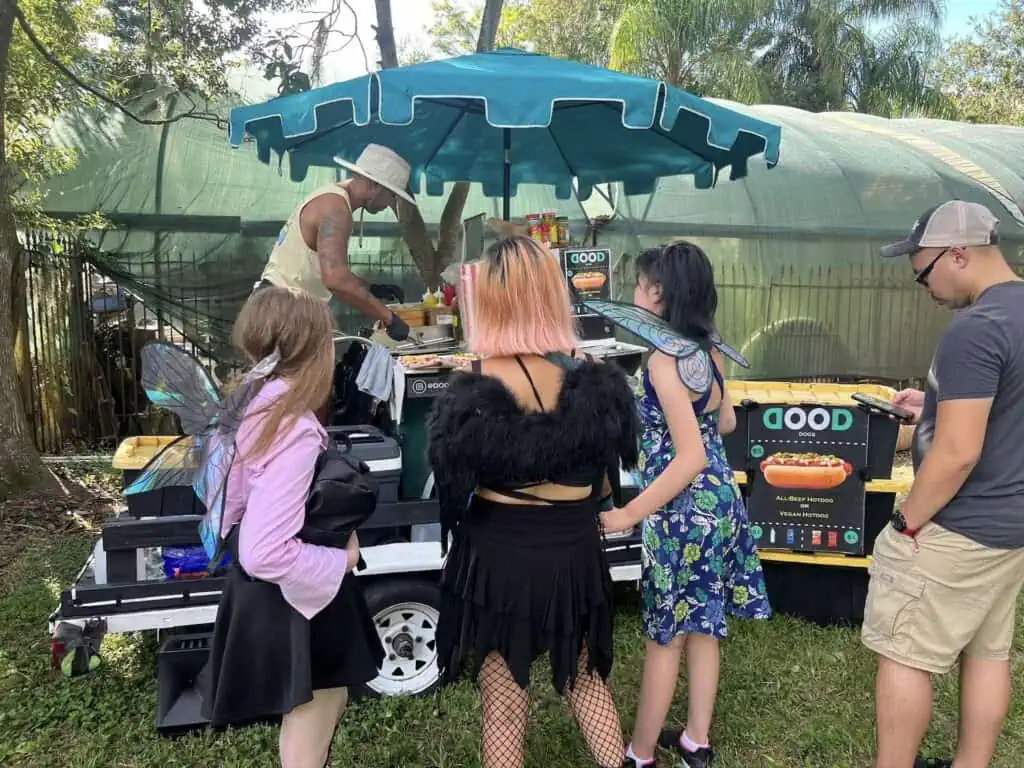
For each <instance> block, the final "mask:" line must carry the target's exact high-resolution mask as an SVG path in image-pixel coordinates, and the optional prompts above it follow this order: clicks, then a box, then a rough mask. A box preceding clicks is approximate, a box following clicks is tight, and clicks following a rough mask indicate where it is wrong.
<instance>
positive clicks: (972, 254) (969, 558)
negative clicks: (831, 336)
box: [861, 200, 1024, 768]
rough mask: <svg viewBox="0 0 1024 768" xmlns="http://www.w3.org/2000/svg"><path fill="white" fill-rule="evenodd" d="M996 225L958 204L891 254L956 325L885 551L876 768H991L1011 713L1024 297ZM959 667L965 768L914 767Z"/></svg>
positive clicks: (1023, 429)
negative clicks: (937, 693)
mask: <svg viewBox="0 0 1024 768" xmlns="http://www.w3.org/2000/svg"><path fill="white" fill-rule="evenodd" d="M997 227H998V220H997V219H996V218H995V216H993V215H992V213H991V212H990V211H989V210H988V209H987V208H985V207H984V206H982V205H978V204H976V203H965V202H963V201H960V200H953V201H950V202H947V203H944V204H942V205H939V206H936V207H935V208H932V209H930V210H928V211H926V212H925V213H924V214H922V216H921V217H920V218H919V219H918V220H917V222H916V223H915V224H914V227H913V229H912V231H911V233H910V236H909V237H908V238H907V239H906V240H904V241H902V242H900V243H894V244H893V245H889V246H886V247H885V248H883V249H882V255H883V256H886V257H895V256H909V258H910V263H911V267H912V268H913V270H914V279H915V280H916V281H917V282H918V283H919V284H921V285H922V286H924V287H925V288H926V289H927V290H928V292H929V293H930V294H931V296H932V298H933V299H934V300H935V301H936V302H937V303H938V304H939V305H941V306H943V307H946V308H948V309H951V310H956V311H957V313H956V316H955V317H954V318H953V321H952V323H950V326H949V328H948V329H947V330H946V332H945V334H944V335H943V337H942V340H941V341H940V342H939V347H938V349H937V350H936V352H935V356H934V358H933V361H932V365H931V369H930V370H929V372H928V385H927V388H926V391H925V392H920V391H917V390H904V391H903V392H900V393H899V394H898V395H897V396H896V397H895V398H894V401H893V402H894V403H895V404H896V405H899V406H901V407H903V408H906V409H908V410H911V411H913V412H914V414H915V416H916V418H917V422H918V427H917V430H916V433H915V438H914V451H913V456H914V472H915V476H914V485H913V487H912V488H911V491H910V494H909V495H908V497H907V499H906V501H905V502H904V503H903V505H902V507H901V508H900V510H899V512H897V513H896V515H895V517H894V519H893V523H892V525H891V526H887V527H886V528H885V529H884V530H883V532H882V533H881V534H879V536H878V539H877V540H876V541H875V547H874V552H873V556H872V562H871V567H870V570H869V573H870V576H871V581H870V586H869V588H868V599H867V605H866V606H865V611H864V624H863V627H862V632H861V638H862V641H863V643H864V645H865V646H866V647H867V648H869V649H871V650H873V651H875V652H876V653H877V654H878V656H879V664H878V677H877V682H876V690H875V696H876V715H877V720H878V762H877V766H878V768H910V766H916V767H917V768H931V767H932V766H935V768H940V767H942V766H952V765H956V768H983V766H987V765H988V764H989V761H990V760H991V759H992V755H993V753H994V751H995V746H996V741H997V740H998V738H999V733H1000V731H1001V730H1002V725H1003V720H1004V719H1005V717H1006V713H1007V710H1008V708H1009V704H1010V662H1009V658H1010V649H1011V647H1012V645H1013V628H1014V621H1015V619H1014V616H1015V609H1016V604H1017V596H1018V595H1019V594H1020V590H1021V586H1022V584H1024V461H1022V460H1021V456H1020V452H1019V446H1021V445H1022V444H1024V281H1021V280H1020V279H1019V278H1018V277H1017V275H1016V274H1014V272H1013V270H1011V269H1010V267H1009V265H1008V264H1007V263H1006V261H1005V260H1004V258H1003V255H1002V253H1001V252H1000V250H999V247H998V243H999V236H998V229H997ZM958 660H959V661H960V674H961V690H960V738H959V743H958V744H957V752H956V758H955V761H949V760H936V759H934V758H930V759H925V758H922V757H916V753H917V749H918V747H919V746H920V743H921V740H922V738H923V737H924V734H925V731H926V730H927V728H928V722H929V720H930V719H931V707H932V688H931V675H932V674H935V673H945V672H948V671H950V670H951V669H952V668H953V667H954V665H955V664H956V662H957V661H958Z"/></svg>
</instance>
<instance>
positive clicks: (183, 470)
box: [124, 435, 203, 496]
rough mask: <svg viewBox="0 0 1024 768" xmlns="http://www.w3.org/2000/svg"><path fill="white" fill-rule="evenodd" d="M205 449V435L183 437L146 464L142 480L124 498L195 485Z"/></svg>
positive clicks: (138, 480)
mask: <svg viewBox="0 0 1024 768" xmlns="http://www.w3.org/2000/svg"><path fill="white" fill-rule="evenodd" d="M202 448H203V437H202V436H201V435H183V436H182V437H179V438H178V439H177V440H175V441H174V442H172V443H169V444H168V445H167V446H165V447H164V448H163V450H161V451H160V452H159V453H157V454H156V456H154V457H153V458H152V459H150V460H149V461H148V462H146V466H144V467H143V468H142V471H141V472H140V473H139V476H138V477H136V478H135V480H134V481H132V483H131V484H130V485H128V487H127V488H125V489H124V494H125V495H126V496H130V495H131V494H134V493H145V492H147V491H155V490H157V489H158V488H166V487H168V486H173V485H192V482H193V478H194V477H195V474H196V470H197V469H198V468H199V465H200V463H201V456H202Z"/></svg>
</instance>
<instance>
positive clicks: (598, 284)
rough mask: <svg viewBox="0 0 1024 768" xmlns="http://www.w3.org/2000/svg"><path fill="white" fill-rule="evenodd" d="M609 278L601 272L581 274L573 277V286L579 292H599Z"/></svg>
mask: <svg viewBox="0 0 1024 768" xmlns="http://www.w3.org/2000/svg"><path fill="white" fill-rule="evenodd" d="M606 280H607V278H606V277H605V275H604V274H603V273H601V272H579V273H577V274H575V275H573V277H572V284H573V285H574V286H576V290H578V291H598V290H600V289H601V288H602V287H604V284H605V281H606Z"/></svg>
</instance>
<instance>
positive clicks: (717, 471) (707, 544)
mask: <svg viewBox="0 0 1024 768" xmlns="http://www.w3.org/2000/svg"><path fill="white" fill-rule="evenodd" d="M715 375H716V379H717V378H719V376H718V372H717V371H715ZM643 385H644V392H643V395H642V396H641V398H640V418H641V420H642V422H643V432H642V436H641V450H640V465H639V474H640V482H641V485H642V486H643V487H644V488H646V487H647V486H648V485H650V484H651V483H652V482H654V480H655V478H657V477H658V475H660V474H661V473H662V471H663V470H664V469H665V467H667V466H668V464H669V462H670V461H672V459H673V458H674V457H675V455H676V452H675V446H674V445H673V444H672V436H671V435H670V434H669V429H668V424H667V422H666V420H665V413H664V411H662V409H661V405H660V403H659V402H658V397H657V394H656V393H655V391H654V387H653V386H652V385H651V380H650V374H648V373H647V372H645V373H644V380H643ZM680 395H682V392H681V393H680ZM701 400H702V401H703V400H705V398H701ZM694 406H695V410H697V411H698V412H697V422H698V424H699V425H700V436H701V440H702V441H703V442H704V451H705V453H706V454H707V459H708V463H707V466H706V467H705V469H704V471H703V472H701V473H700V474H699V475H697V477H696V478H694V480H693V482H692V483H691V484H690V486H689V487H688V488H687V489H686V490H685V491H684V492H683V493H682V494H680V495H679V496H677V497H676V498H675V499H673V500H672V501H671V502H670V503H669V504H668V505H667V506H666V507H664V508H662V509H661V510H659V511H658V512H656V513H655V514H653V515H651V516H650V517H648V518H647V519H646V520H645V521H644V523H643V559H642V562H643V571H642V575H641V580H640V588H641V594H642V599H643V611H642V618H643V626H644V634H645V635H646V636H647V637H648V638H650V639H651V640H654V641H656V642H658V643H660V644H661V645H667V644H668V643H669V642H671V640H672V639H673V638H674V637H676V636H678V635H682V634H691V633H698V634H705V635H711V636H713V637H716V638H719V639H721V638H724V637H726V635H727V633H728V632H727V627H726V616H727V615H732V616H740V617H743V618H750V619H767V618H771V615H772V611H771V606H770V605H769V604H768V598H767V595H766V592H765V584H764V574H763V573H762V571H761V559H760V557H758V554H757V548H756V547H755V545H754V539H753V537H752V536H751V535H750V530H749V523H748V520H747V510H746V507H745V506H744V504H743V498H742V496H741V495H740V490H739V487H738V486H737V485H736V481H735V480H734V479H733V474H732V468H731V467H730V466H729V462H728V460H727V459H726V457H725V446H724V445H723V444H722V437H721V435H720V434H719V433H718V412H717V411H713V412H706V413H702V412H701V411H702V410H703V404H702V403H699V402H698V403H695V404H694Z"/></svg>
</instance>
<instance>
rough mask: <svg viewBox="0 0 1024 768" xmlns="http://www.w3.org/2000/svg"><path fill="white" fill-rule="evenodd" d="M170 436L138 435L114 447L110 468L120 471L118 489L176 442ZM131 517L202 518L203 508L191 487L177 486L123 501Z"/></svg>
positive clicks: (134, 494)
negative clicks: (183, 516) (174, 516)
mask: <svg viewBox="0 0 1024 768" xmlns="http://www.w3.org/2000/svg"><path fill="white" fill-rule="evenodd" d="M177 439H178V437H176V436H173V435H170V436H168V435H159V436H154V435H139V436H136V437H129V438H126V439H125V440H123V441H122V442H121V444H120V445H119V446H118V447H117V452H116V453H115V454H114V459H113V461H112V462H111V466H113V468H114V469H117V470H120V471H121V476H122V488H127V487H128V486H129V485H131V484H132V483H133V482H134V481H135V479H136V478H137V477H138V476H139V475H140V474H141V473H142V470H143V469H144V468H145V466H146V464H148V463H149V461H150V459H152V458H153V457H154V456H156V455H157V454H158V453H160V451H162V450H163V449H164V448H166V447H167V446H168V445H170V444H171V443H173V442H174V441H175V440H177ZM125 499H126V501H127V502H128V514H129V515H131V516H132V517H164V516H167V515H205V514H206V505H205V504H203V502H201V501H200V500H199V498H198V497H197V496H196V495H195V493H194V492H193V491H192V488H191V486H185V485H177V486H171V487H168V488H160V489H158V490H155V491H147V492H146V493H133V494H132V495H130V496H126V497H125Z"/></svg>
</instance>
